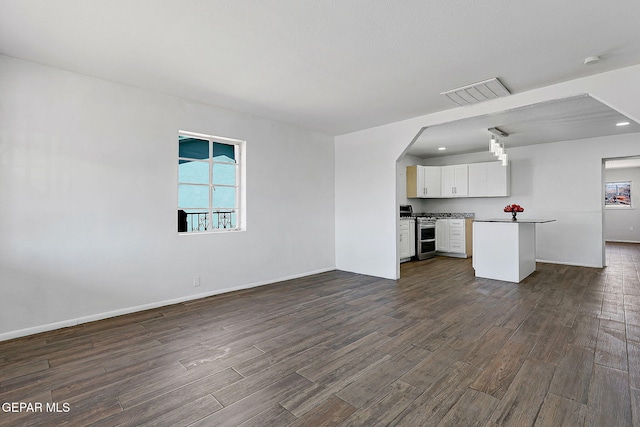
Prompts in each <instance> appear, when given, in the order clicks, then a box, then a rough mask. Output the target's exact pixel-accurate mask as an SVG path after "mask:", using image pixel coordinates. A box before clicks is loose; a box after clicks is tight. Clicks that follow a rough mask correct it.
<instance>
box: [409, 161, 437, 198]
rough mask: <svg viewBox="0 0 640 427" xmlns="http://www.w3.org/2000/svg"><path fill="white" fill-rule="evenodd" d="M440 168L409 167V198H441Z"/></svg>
mask: <svg viewBox="0 0 640 427" xmlns="http://www.w3.org/2000/svg"><path fill="white" fill-rule="evenodd" d="M440 169H441V168H440V167H439V166H420V165H415V166H407V198H414V197H420V198H427V197H440V195H441V180H440Z"/></svg>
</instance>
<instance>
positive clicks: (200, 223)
mask: <svg viewBox="0 0 640 427" xmlns="http://www.w3.org/2000/svg"><path fill="white" fill-rule="evenodd" d="M210 229H211V222H210V221H209V213H208V212H205V211H204V210H201V209H200V210H198V209H184V210H182V209H181V210H178V232H181V233H184V232H187V233H189V232H194V231H207V230H210Z"/></svg>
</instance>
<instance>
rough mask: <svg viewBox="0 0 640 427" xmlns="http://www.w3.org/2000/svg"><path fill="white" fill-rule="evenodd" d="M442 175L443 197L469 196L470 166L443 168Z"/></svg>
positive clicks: (441, 169)
mask: <svg viewBox="0 0 640 427" xmlns="http://www.w3.org/2000/svg"><path fill="white" fill-rule="evenodd" d="M440 173H441V183H442V197H466V196H468V195H469V165H453V166H442V167H441V168H440Z"/></svg>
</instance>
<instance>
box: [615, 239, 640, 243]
mask: <svg viewBox="0 0 640 427" xmlns="http://www.w3.org/2000/svg"><path fill="white" fill-rule="evenodd" d="M607 242H612V243H640V242H638V241H637V240H608V239H607Z"/></svg>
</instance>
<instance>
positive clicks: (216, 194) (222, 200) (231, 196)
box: [213, 186, 236, 209]
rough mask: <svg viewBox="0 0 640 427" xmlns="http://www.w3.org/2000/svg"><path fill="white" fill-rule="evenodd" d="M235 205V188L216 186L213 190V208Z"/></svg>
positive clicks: (232, 206)
mask: <svg viewBox="0 0 640 427" xmlns="http://www.w3.org/2000/svg"><path fill="white" fill-rule="evenodd" d="M235 207H236V189H235V187H221V186H217V187H215V188H214V190H213V208H214V209H222V208H235Z"/></svg>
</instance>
